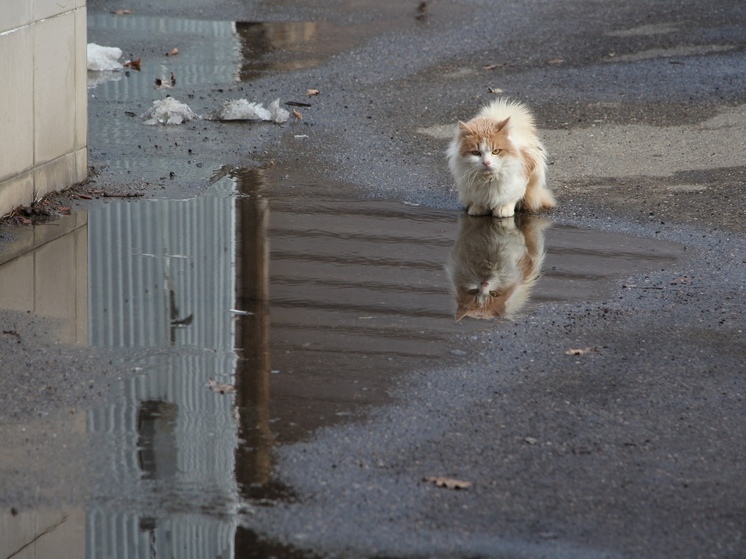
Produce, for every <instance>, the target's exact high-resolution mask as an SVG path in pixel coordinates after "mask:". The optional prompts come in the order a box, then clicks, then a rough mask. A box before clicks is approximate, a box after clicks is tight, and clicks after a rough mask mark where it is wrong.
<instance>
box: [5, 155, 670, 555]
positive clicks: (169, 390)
mask: <svg viewBox="0 0 746 559" xmlns="http://www.w3.org/2000/svg"><path fill="white" fill-rule="evenodd" d="M223 174H224V175H225V176H223V178H221V179H220V180H218V181H217V182H216V183H215V184H214V185H213V187H212V188H211V189H210V191H209V192H208V193H207V194H205V195H204V196H202V197H200V198H196V199H188V200H145V201H137V202H127V201H113V202H111V203H108V204H106V205H104V206H102V207H100V208H96V209H93V210H92V211H91V213H90V214H89V215H88V216H85V215H79V216H71V217H69V218H65V219H63V220H60V221H59V222H55V223H56V224H48V225H40V226H36V227H34V228H29V229H25V230H22V233H23V234H22V236H21V237H22V238H21V237H19V238H18V240H17V242H16V243H6V244H4V246H3V247H2V249H3V252H2V253H1V254H0V281H1V282H2V283H1V285H2V287H3V289H2V291H3V297H2V298H0V302H2V304H3V305H5V306H9V305H10V306H9V308H15V309H17V310H30V311H32V312H35V313H39V314H45V312H46V311H45V310H44V309H45V308H46V307H45V303H44V301H45V297H47V296H48V294H47V293H46V292H45V289H43V288H41V287H37V288H36V289H34V290H31V292H29V293H27V294H24V296H23V297H20V296H19V297H16V296H12V295H11V293H12V292H11V291H8V290H9V289H10V288H9V287H8V286H12V289H20V288H21V287H25V288H27V289H30V286H32V285H37V286H38V285H39V282H40V281H43V280H44V278H45V277H54V278H63V277H64V278H72V279H71V281H64V282H59V285H57V286H56V287H55V289H57V291H55V295H54V296H55V298H56V299H59V300H60V301H66V303H65V305H64V306H65V308H66V309H67V310H66V311H65V312H62V313H58V312H57V311H54V312H50V313H47V314H48V315H49V316H54V317H55V318H57V319H58V320H60V321H61V322H62V323H63V324H64V326H63V327H62V329H61V330H60V339H61V340H65V341H67V342H72V343H78V344H82V345H88V346H91V347H128V348H137V349H138V350H142V351H144V354H145V355H146V356H147V357H145V358H144V359H141V360H138V361H137V362H133V363H132V367H133V368H135V367H137V368H138V373H137V374H136V375H134V376H133V377H131V378H126V379H124V380H122V381H121V383H120V385H119V386H118V388H117V397H116V399H115V400H114V403H112V404H110V405H107V406H102V407H100V408H97V409H93V410H90V411H89V412H88V414H87V418H86V428H85V431H86V433H87V437H88V442H89V445H90V447H91V448H92V449H94V453H93V455H94V456H95V458H91V460H92V462H91V464H90V470H91V471H92V472H94V474H93V475H92V478H91V479H90V484H91V486H92V487H94V495H95V497H94V499H93V501H92V503H91V504H90V505H89V506H87V507H86V509H85V511H76V512H75V514H72V513H71V516H70V518H71V521H70V523H69V524H61V525H60V531H59V533H60V534H63V533H65V532H64V530H62V527H64V526H68V527H70V528H65V529H69V530H72V532H73V533H74V534H77V536H75V537H73V540H74V542H76V543H74V544H73V543H71V544H69V545H70V546H73V547H70V549H73V548H74V545H78V544H80V541H79V539H75V538H85V549H86V554H87V556H88V557H100V556H104V555H106V556H111V557H114V556H124V554H126V553H128V552H127V551H126V550H128V549H139V550H141V551H142V552H143V553H145V550H151V551H153V550H156V551H157V553H156V554H157V555H158V556H171V555H178V556H180V557H192V556H194V557H198V556H199V557H219V556H220V557H244V556H257V557H264V556H267V557H268V556H270V555H273V554H274V555H276V556H277V557H292V556H293V551H292V550H289V549H283V548H278V547H272V544H267V543H259V542H257V540H256V538H255V536H254V535H253V534H252V533H250V532H247V531H245V530H244V529H242V528H240V527H239V526H238V520H237V519H238V518H239V514H244V513H250V512H251V510H252V509H253V508H255V507H261V506H265V505H267V504H269V503H271V502H273V501H275V500H277V499H292V498H293V496H292V493H291V492H290V491H289V490H288V489H287V488H285V487H282V486H281V485H280V484H278V483H277V482H276V481H274V480H273V478H272V461H273V448H274V447H275V446H277V445H281V444H283V443H287V442H291V441H296V440H299V439H301V438H303V437H305V436H307V435H308V434H309V433H310V432H312V431H313V430H314V429H317V428H318V427H321V426H325V425H330V424H332V423H335V422H338V421H346V420H349V419H350V418H351V417H354V416H355V415H356V414H358V413H359V412H360V411H361V410H362V409H364V407H365V406H366V405H376V404H381V403H383V402H385V401H386V399H387V390H388V389H389V388H390V387H391V385H392V382H393V381H394V380H395V379H396V377H397V376H398V375H401V374H404V373H406V372H407V371H411V370H415V369H418V368H423V367H429V366H435V365H439V364H442V363H443V362H447V361H451V362H454V361H455V360H458V359H464V358H465V357H464V355H465V354H464V352H463V351H462V350H461V349H459V346H458V344H459V343H460V342H459V341H458V340H464V337H465V336H467V335H468V334H470V333H473V332H477V331H483V330H485V329H495V328H500V322H494V321H485V320H472V319H469V318H464V319H462V320H461V321H458V322H457V321H456V320H455V319H454V316H455V313H456V309H457V301H456V299H455V296H454V295H453V293H454V291H456V292H458V291H459V288H458V287H454V285H453V284H454V283H455V284H464V285H466V284H468V283H469V282H470V281H474V280H473V278H472V279H470V276H475V277H479V278H482V277H483V275H484V267H485V266H487V264H485V262H489V263H490V264H489V266H491V267H492V269H493V270H495V274H494V275H495V277H496V278H497V279H496V280H495V282H496V283H495V284H493V285H491V287H490V290H494V291H495V292H498V293H499V297H501V298H503V299H504V300H507V302H506V303H505V304H502V303H501V305H499V306H500V308H501V310H502V311H503V312H513V313H517V314H518V315H520V314H521V313H530V312H531V310H532V308H534V306H535V305H540V304H542V303H544V302H548V301H568V300H588V299H591V298H599V297H604V296H605V295H606V294H607V293H608V290H609V287H610V285H611V281H610V280H614V279H617V278H619V277H621V276H625V275H630V274H632V273H635V272H638V271H643V270H647V269H656V268H660V267H666V266H668V265H670V264H671V263H672V262H674V261H675V260H676V259H677V258H678V256H679V255H680V254H681V249H680V247H678V246H676V245H670V244H667V243H661V242H657V241H652V240H645V239H638V238H634V237H629V236H625V235H617V234H612V233H605V232H599V231H586V230H580V229H574V228H569V227H560V226H550V224H549V223H548V222H546V221H544V220H541V219H538V218H525V219H518V220H517V221H516V222H514V221H512V220H503V221H499V220H491V219H488V218H469V217H468V216H465V215H459V214H458V213H457V212H453V211H440V210H432V209H426V208H421V207H415V206H412V205H407V204H402V203H398V202H385V201H353V200H340V199H338V198H334V197H323V196H316V197H314V198H309V197H308V196H307V195H305V194H304V195H300V194H293V193H294V192H298V191H302V192H303V193H306V192H307V189H306V188H297V189H294V188H293V186H308V187H309V188H311V186H312V185H304V184H303V182H302V181H298V180H295V179H294V178H293V177H290V178H288V179H287V180H284V181H282V185H283V189H285V190H286V192H285V193H284V194H282V195H278V194H276V193H275V192H274V191H275V190H277V188H276V185H273V183H272V180H271V179H270V178H268V177H267V176H265V175H264V174H263V172H262V171H260V170H237V171H233V172H227V173H226V172H225V171H224V172H223ZM290 183H292V184H290ZM53 227H56V228H57V229H56V233H55V234H50V233H49V231H50V228H53ZM16 231H18V230H14V233H15V232H16ZM26 236H30V237H29V238H26ZM62 247H69V248H65V249H63V248H62ZM64 250H73V252H72V253H65V252H64ZM545 251H546V254H544V253H545ZM67 254H72V255H73V256H70V257H68V256H66V255H67ZM63 256H64V257H63ZM528 261H531V265H530V266H527V265H526V262H528ZM29 262H31V263H32V264H29ZM447 267H448V269H449V270H450V272H448V271H446V268H447ZM532 267H533V268H532ZM50 269H54V270H55V272H54V274H53V275H52V274H50V272H49V270H50ZM527 270H529V271H531V270H533V271H532V272H531V273H528V272H527ZM539 270H542V276H541V278H539V279H537V277H538V272H539ZM477 287H478V286H477ZM465 289H466V291H469V290H471V289H473V287H469V286H468V285H467V287H466V288H465ZM466 296H467V297H469V296H471V297H472V299H474V298H475V296H473V295H469V294H468V293H466ZM55 313H56V314H55ZM475 314H477V315H479V314H480V313H479V312H477V313H475ZM482 314H484V313H482ZM462 343H463V342H462ZM138 355H139V354H138ZM210 379H215V380H216V381H217V382H219V383H227V384H230V385H233V386H234V387H235V392H231V393H226V394H220V393H217V392H213V391H211V390H210V389H208V387H207V384H208V382H209V380H210ZM39 514H41V513H39ZM56 518H57V517H55V518H54V519H50V522H52V521H55V522H56V521H57V520H58V519H57V520H55V519H56ZM76 518H77V519H78V521H77V524H75V523H74V522H72V520H74V519H76ZM6 520H7V522H6V523H5V525H8V526H17V524H18V522H20V520H18V519H16V518H15V517H7V519H6ZM28 522H31V520H28ZM45 537H47V536H45ZM197 541H199V545H200V547H199V550H197V549H196V548H195V549H192V548H193V546H194V545H196V544H195V542H197ZM262 546H264V547H262ZM187 550H188V551H187ZM262 550H263V551H262ZM138 553H139V552H138ZM251 554H254V555H251ZM128 556H132V554H129V555H128Z"/></svg>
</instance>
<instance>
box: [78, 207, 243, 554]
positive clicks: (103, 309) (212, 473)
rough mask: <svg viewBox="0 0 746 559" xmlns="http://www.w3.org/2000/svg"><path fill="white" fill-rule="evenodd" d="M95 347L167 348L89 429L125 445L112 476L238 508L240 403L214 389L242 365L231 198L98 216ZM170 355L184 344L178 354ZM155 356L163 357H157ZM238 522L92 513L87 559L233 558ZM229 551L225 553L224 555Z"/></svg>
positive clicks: (93, 251) (118, 482)
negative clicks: (236, 410)
mask: <svg viewBox="0 0 746 559" xmlns="http://www.w3.org/2000/svg"><path fill="white" fill-rule="evenodd" d="M89 225H90V229H89V231H90V238H89V242H90V244H89V249H90V250H89V262H90V271H89V274H90V282H91V290H90V299H89V339H90V343H91V345H93V346H103V347H133V348H138V347H139V348H164V351H163V352H159V354H158V355H155V356H153V357H150V358H148V360H147V361H146V362H144V363H143V362H138V363H137V365H139V366H142V367H143V368H144V371H143V374H141V375H138V376H136V377H133V378H129V379H126V380H125V382H124V394H123V399H122V400H123V401H121V402H120V403H117V404H113V405H109V406H105V407H101V408H98V409H96V410H93V411H92V412H90V414H89V430H90V431H91V432H92V433H93V434H94V436H95V435H96V434H104V433H105V434H106V436H107V437H108V438H111V439H114V440H116V441H117V443H116V444H114V445H113V446H112V448H113V451H112V452H111V455H110V456H108V457H107V460H108V471H107V472H106V474H105V475H104V479H108V480H110V482H111V483H112V484H113V485H114V486H118V487H121V488H128V487H130V488H136V491H137V492H138V493H145V495H144V498H145V499H151V500H153V501H155V502H156V503H161V501H162V505H163V506H166V505H167V506H168V507H174V508H175V509H176V510H185V511H195V510H199V508H200V506H207V504H206V503H200V502H199V498H200V497H201V496H202V498H204V496H205V495H207V496H209V498H210V499H212V500H213V501H214V502H217V503H221V504H222V506H225V505H226V503H233V502H235V501H236V489H235V482H234V481H233V470H234V450H235V447H236V444H237V443H236V441H237V436H236V425H235V422H234V420H233V415H232V414H233V411H232V408H233V398H232V397H231V396H230V395H220V394H216V393H214V392H211V391H210V390H208V389H207V388H206V382H207V380H208V378H209V377H216V378H218V379H220V380H221V381H223V382H226V381H230V377H231V376H232V374H233V372H234V370H235V365H236V356H235V353H234V351H233V347H234V322H233V318H232V315H231V313H230V312H229V310H230V309H231V308H233V307H234V301H235V270H234V267H235V239H234V231H235V227H236V225H235V211H234V199H233V198H232V197H230V196H203V197H201V198H198V199H194V200H153V201H145V202H138V203H134V204H131V203H123V202H120V203H112V204H108V205H107V206H104V207H103V208H101V209H100V211H96V212H95V213H93V214H91V216H90V219H89ZM169 348H179V349H178V351H172V350H170V349H169ZM149 354H150V355H154V353H153V352H149ZM234 532H235V527H234V526H233V525H232V521H226V520H220V519H218V518H214V519H211V518H210V517H208V516H206V515H201V514H191V513H188V514H187V513H185V514H181V513H176V514H170V515H166V516H165V517H164V518H162V519H154V518H148V517H143V516H141V515H140V514H138V513H137V512H129V511H121V510H115V509H114V508H111V509H109V508H107V507H105V506H99V507H94V508H93V509H91V510H90V511H89V514H88V529H87V537H88V545H87V553H88V557H91V558H93V557H101V556H104V555H105V556H107V557H111V558H115V557H127V558H128V559H129V558H133V557H151V556H153V555H152V554H153V552H154V550H155V551H157V556H159V557H161V556H163V557H171V556H174V557H184V558H189V557H195V558H197V557H217V556H223V557H228V556H232V553H231V552H230V550H231V549H232V546H233V543H232V542H233V534H234ZM221 554H222V555H221Z"/></svg>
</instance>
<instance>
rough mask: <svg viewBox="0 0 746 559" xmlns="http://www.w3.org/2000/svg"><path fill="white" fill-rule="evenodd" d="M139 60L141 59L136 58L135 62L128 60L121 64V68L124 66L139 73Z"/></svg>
mask: <svg viewBox="0 0 746 559" xmlns="http://www.w3.org/2000/svg"><path fill="white" fill-rule="evenodd" d="M141 60H142V59H141V58H138V59H137V60H128V61H127V62H125V63H124V64H122V66H124V67H125V68H132V69H133V70H137V71H138V72H139V71H140V61H141Z"/></svg>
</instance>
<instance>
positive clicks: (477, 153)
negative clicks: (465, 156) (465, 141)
mask: <svg viewBox="0 0 746 559" xmlns="http://www.w3.org/2000/svg"><path fill="white" fill-rule="evenodd" d="M470 153H471V154H472V155H476V156H480V155H482V152H481V151H479V150H478V149H475V150H472V151H471V152H470Z"/></svg>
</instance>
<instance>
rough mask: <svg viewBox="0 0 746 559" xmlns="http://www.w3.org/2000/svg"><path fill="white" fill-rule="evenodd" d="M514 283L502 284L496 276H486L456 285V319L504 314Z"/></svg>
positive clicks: (493, 316) (496, 316)
mask: <svg viewBox="0 0 746 559" xmlns="http://www.w3.org/2000/svg"><path fill="white" fill-rule="evenodd" d="M515 287H516V286H515V284H513V285H510V286H503V285H500V284H499V280H498V278H496V277H487V278H484V279H481V281H479V280H474V281H472V282H468V283H464V284H461V285H457V286H456V302H457V310H456V320H461V319H462V318H463V317H464V316H470V317H472V318H487V319H490V318H499V317H501V316H504V315H505V314H506V309H507V303H508V299H510V296H511V295H512V294H513V291H514V290H515Z"/></svg>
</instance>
